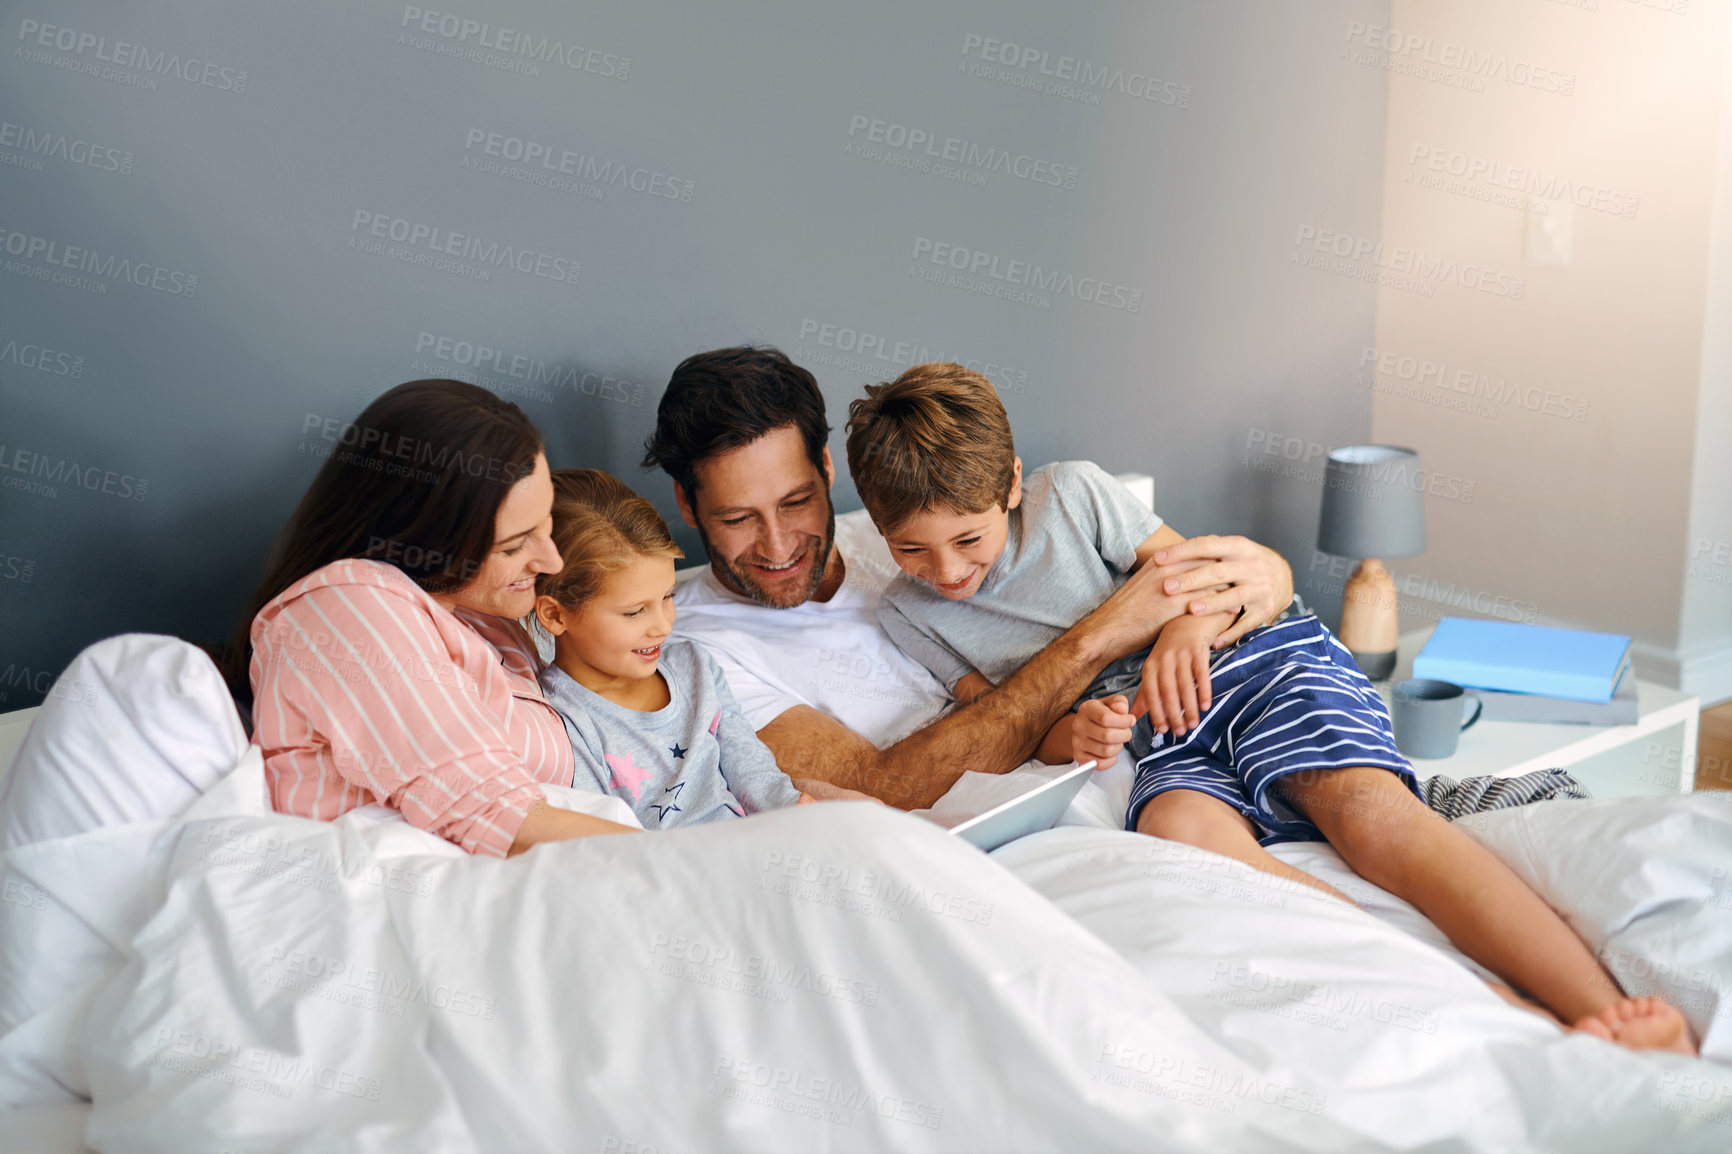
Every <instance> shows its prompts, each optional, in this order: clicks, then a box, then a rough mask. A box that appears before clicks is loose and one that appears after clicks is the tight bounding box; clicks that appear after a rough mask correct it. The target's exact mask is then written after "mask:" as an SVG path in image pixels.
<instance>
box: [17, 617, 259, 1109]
mask: <svg viewBox="0 0 1732 1154" xmlns="http://www.w3.org/2000/svg"><path fill="white" fill-rule="evenodd" d="M248 751H249V746H248V744H247V739H246V733H245V732H244V731H243V730H242V728H241V724H240V718H239V716H238V715H237V714H236V712H235V707H234V702H233V699H232V698H231V697H230V696H229V693H228V688H227V687H226V686H225V685H224V684H223V679H222V676H221V675H220V674H219V673H218V672H217V669H216V666H215V665H214V664H213V663H212V662H211V660H210V658H209V657H206V656H205V655H204V653H202V652H201V651H200V650H198V649H196V648H194V647H193V646H191V645H189V644H187V643H186V642H184V641H181V640H179V639H178V638H174V637H156V636H151V635H148V634H143V633H132V634H124V635H122V636H119V637H110V638H108V639H107V640H106V641H99V642H97V643H96V644H95V645H92V646H90V647H89V648H88V649H86V650H85V651H84V652H83V653H80V654H79V655H78V656H77V657H76V658H74V659H73V661H72V664H70V665H68V666H67V667H66V671H65V672H64V673H62V674H61V675H60V679H59V680H58V681H56V682H55V683H54V688H53V689H51V690H49V692H48V700H47V701H45V702H44V703H43V706H42V710H41V712H40V713H39V714H38V715H37V717H36V720H35V722H34V723H33V724H32V725H31V727H30V732H29V734H28V735H26V737H25V738H24V743H23V745H22V746H21V747H20V748H19V751H18V757H17V759H16V760H15V761H14V762H13V764H12V768H11V770H10V771H9V772H8V773H7V774H6V777H5V780H4V781H3V782H0V898H3V899H4V900H3V901H0V1106H5V1107H14V1106H22V1105H27V1104H31V1103H40V1102H54V1101H66V1100H70V1099H73V1098H75V1097H79V1096H85V1095H87V1094H88V1087H87V1085H86V1084H85V1079H84V1069H83V1065H82V1063H81V1062H80V1061H79V1060H78V1057H77V1054H76V1050H75V1047H74V1046H73V1044H72V1043H73V1039H74V1038H76V1036H77V1028H76V1027H77V1026H78V1024H79V1023H80V1022H81V1021H82V1018H83V1013H84V1008H85V1003H86V1001H87V1000H88V991H89V990H90V989H91V988H93V987H94V985H95V984H97V983H98V981H99V979H100V978H101V976H102V975H103V974H104V973H105V972H107V971H109V970H111V969H112V968H114V967H115V966H118V965H119V964H120V962H121V959H122V951H123V950H124V949H125V948H126V945H127V942H128V941H130V939H131V934H132V933H133V932H135V931H136V929H137V926H136V925H133V924H132V920H133V919H135V918H136V917H137V916H138V915H139V914H140V913H142V911H146V910H149V909H151V908H153V907H154V905H155V904H157V902H155V901H153V900H152V898H151V896H150V893H149V891H150V889H151V887H152V886H153V885H154V884H159V883H156V882H154V881H153V877H154V874H155V871H153V870H152V869H151V868H149V860H150V856H151V852H152V848H153V845H154V843H155V840H156V837H157V834H158V832H159V831H160V830H161V828H162V823H163V822H165V821H167V820H168V819H171V818H175V817H178V816H180V815H181V814H183V813H185V812H186V811H187V810H188V809H190V808H191V807H192V806H193V804H194V803H196V802H197V801H198V800H199V798H200V797H201V796H203V794H204V793H205V792H206V791H207V790H208V789H210V788H211V787H212V786H213V785H215V784H216V783H217V782H218V781H219V780H220V779H221V778H222V777H224V776H225V775H226V774H228V773H229V772H230V771H231V770H232V769H234V767H235V765H236V764H237V763H238V762H240V761H241V760H242V758H243V756H245V755H246V754H247V753H248ZM252 756H253V759H254V760H256V759H257V754H256V752H255V753H253V755H252ZM258 804H259V806H260V809H261V811H262V810H264V809H265V808H267V807H266V806H265V803H264V798H263V795H262V794H261V795H260V798H259V803H258ZM118 826H129V827H132V828H131V829H129V830H127V831H125V834H124V835H123V836H121V837H118V838H115V837H110V836H108V835H105V834H104V835H96V836H95V837H94V838H90V837H80V836H78V835H82V834H88V833H90V832H91V831H93V830H97V829H101V828H103V827H118ZM68 876H71V877H77V878H79V879H80V888H79V889H78V890H77V891H76V893H75V894H71V895H66V894H63V895H62V896H54V891H53V889H52V888H51V885H50V879H54V878H64V877H68ZM63 897H64V898H65V899H66V900H62V898H63Z"/></svg>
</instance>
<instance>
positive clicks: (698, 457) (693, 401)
mask: <svg viewBox="0 0 1732 1154" xmlns="http://www.w3.org/2000/svg"><path fill="white" fill-rule="evenodd" d="M789 427H792V428H794V429H797V430H799V433H800V439H801V440H803V441H804V442H805V443H806V456H807V457H808V458H810V459H811V462H812V464H813V465H814V466H816V467H817V469H818V471H819V472H820V473H822V472H823V471H824V443H825V441H826V440H827V439H828V438H829V435H830V426H829V424H828V422H826V421H825V419H824V396H823V394H822V393H820V392H819V391H818V382H817V381H816V380H814V379H813V377H812V374H811V373H809V372H807V371H806V370H805V369H803V368H801V367H800V366H799V365H796V364H795V363H794V362H793V361H791V360H789V359H788V355H787V354H786V353H784V352H782V350H780V349H772V348H762V349H754V348H749V347H740V348H732V349H716V350H714V351H713V352H708V353H698V354H697V355H695V356H690V357H687V358H686V359H685V360H683V361H681V362H680V365H679V367H678V368H677V369H675V370H674V375H673V376H672V377H671V378H670V379H669V380H668V387H667V391H666V392H664V393H662V399H661V404H660V405H658V406H657V407H656V427H655V432H653V433H651V434H650V435H649V438H648V439H647V440H646V441H645V442H644V457H643V464H644V468H646V469H649V468H654V467H655V466H657V465H660V466H661V468H662V470H663V471H664V472H666V473H667V475H668V476H670V477H672V478H673V479H674V484H676V485H678V486H679V487H680V488H681V489H683V490H684V491H685V494H686V499H687V500H688V501H694V502H695V501H696V500H697V490H698V483H697V466H698V463H699V462H701V461H707V460H708V459H709V458H711V457H715V456H719V455H720V454H722V453H726V452H730V451H732V450H734V449H738V448H740V447H741V446H743V445H749V444H751V443H752V442H753V441H755V440H757V439H758V438H759V437H762V436H763V435H764V434H765V433H769V432H773V431H774V430H776V429H786V428H789Z"/></svg>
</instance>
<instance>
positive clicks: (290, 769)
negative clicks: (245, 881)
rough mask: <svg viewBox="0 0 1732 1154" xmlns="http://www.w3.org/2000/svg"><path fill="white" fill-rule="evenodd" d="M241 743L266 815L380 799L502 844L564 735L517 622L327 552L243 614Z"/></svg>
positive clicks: (479, 849) (391, 571)
mask: <svg viewBox="0 0 1732 1154" xmlns="http://www.w3.org/2000/svg"><path fill="white" fill-rule="evenodd" d="M252 640H253V660H252V668H251V671H250V672H251V675H252V682H253V741H254V743H255V744H257V745H258V746H259V748H260V750H261V752H263V754H264V759H265V779H266V781H267V782H268V783H269V785H270V790H271V804H272V805H274V806H275V807H276V808H277V810H278V812H280V813H292V814H297V815H299V816H301V817H312V818H321V819H324V820H330V819H332V818H336V817H339V816H341V815H342V814H344V813H347V812H348V811H349V810H351V809H355V808H356V807H358V806H363V805H370V804H374V803H380V802H382V803H384V804H386V805H389V806H393V807H395V808H396V809H398V810H400V811H402V814H403V816H404V817H405V818H407V819H408V820H409V822H410V823H411V824H413V825H416V826H419V827H420V828H422V829H425V830H430V831H432V832H433V833H436V834H439V835H440V836H441V837H444V838H447V839H448V840H450V841H453V842H455V843H457V844H458V845H459V846H461V847H463V848H464V849H465V850H468V851H469V852H470V853H475V854H494V855H497V856H500V857H503V856H504V855H505V853H506V851H507V850H509V849H510V848H511V843H512V840H513V839H515V838H516V836H517V828H518V826H520V825H522V824H523V819H524V818H525V817H526V816H528V814H529V809H530V807H531V806H532V805H534V804H535V803H536V802H537V801H539V800H540V799H541V796H542V795H541V789H540V787H539V785H538V784H537V783H539V782H550V783H553V784H556V785H570V784H571V775H572V768H573V761H572V753H571V742H570V739H569V738H567V736H566V733H565V725H564V723H563V722H562V721H561V720H560V718H559V714H557V713H555V712H554V710H553V707H552V706H550V705H548V704H547V701H546V699H545V698H543V697H542V695H541V687H540V686H539V685H537V684H536V681H535V675H536V672H537V669H538V668H539V664H540V662H539V659H538V658H537V656H536V653H535V646H534V644H533V643H532V642H531V641H530V640H529V636H528V634H526V633H525V632H524V630H523V628H522V626H520V625H518V624H517V623H516V622H512V621H505V620H502V619H500V618H497V617H488V616H486V615H484V614H479V613H470V612H468V611H466V610H461V609H460V610H458V611H457V612H456V613H452V612H451V611H449V610H447V609H445V608H444V607H443V606H441V605H439V603H438V602H436V601H434V600H433V598H431V597H429V596H428V595H427V593H426V592H425V591H424V590H423V589H422V588H421V587H420V586H419V585H416V584H415V582H413V581H411V580H410V579H409V578H408V577H407V576H406V575H405V574H404V573H403V572H402V571H401V570H399V569H397V568H396V567H395V566H392V565H387V564H385V563H384V562H382V561H363V560H360V559H358V558H355V559H349V560H345V561H334V562H332V563H331V564H329V565H326V566H325V567H324V568H322V569H318V570H315V571H314V572H313V573H311V574H309V575H308V576H306V577H305V578H303V579H302V580H300V581H298V582H296V583H295V584H294V585H292V586H291V587H289V588H288V589H287V590H285V591H284V592H283V593H282V594H281V595H280V596H278V597H277V598H276V599H275V600H274V601H272V602H271V603H270V604H269V605H266V606H265V607H264V608H263V609H262V610H260V611H259V615H258V616H257V617H256V618H254V619H253V628H252Z"/></svg>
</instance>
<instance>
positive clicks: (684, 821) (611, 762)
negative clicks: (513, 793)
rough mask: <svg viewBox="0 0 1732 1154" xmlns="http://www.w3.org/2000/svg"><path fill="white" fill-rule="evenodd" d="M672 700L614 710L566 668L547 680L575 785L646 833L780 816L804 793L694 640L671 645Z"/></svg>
mask: <svg viewBox="0 0 1732 1154" xmlns="http://www.w3.org/2000/svg"><path fill="white" fill-rule="evenodd" d="M658 668H659V669H660V671H661V675H662V677H663V678H664V679H665V680H666V681H667V684H668V695H669V697H670V699H671V700H669V702H668V703H667V705H666V706H664V707H663V708H661V709H658V710H656V711H655V712H653V713H640V712H638V711H637V710H635V709H627V708H625V707H624V706H623V705H615V704H614V703H613V702H611V701H609V700H608V699H607V698H605V697H603V696H601V695H600V694H599V693H595V692H593V691H592V690H588V689H585V688H584V687H583V686H581V685H579V684H578V683H577V682H576V681H575V680H573V679H572V677H571V675H570V674H568V673H566V672H565V670H563V669H561V668H559V667H558V666H557V665H549V666H548V667H547V668H546V669H545V670H543V671H542V674H541V688H542V691H543V692H544V693H546V694H547V700H548V701H549V702H551V703H552V705H553V707H554V708H555V709H557V710H558V711H559V715H560V716H561V717H563V718H564V719H565V731H566V733H567V734H569V735H570V737H571V748H572V751H573V752H574V753H575V754H576V755H577V773H576V774H575V776H574V777H573V779H572V783H571V784H572V785H573V786H574V787H576V788H578V789H592V790H594V791H595V792H597V793H605V794H609V795H611V796H613V797H617V798H619V799H620V800H621V801H623V802H625V803H626V804H627V805H629V806H631V808H632V812H633V813H635V814H636V815H637V819H638V821H640V822H642V823H643V827H644V828H645V829H671V828H673V827H675V826H681V825H696V824H698V823H700V822H706V821H715V820H717V819H719V818H733V817H743V816H744V815H745V814H748V813H757V812H759V811H761V810H766V809H780V808H782V807H784V806H790V805H793V804H794V803H795V802H797V801H799V800H800V791H799V790H798V789H796V788H795V787H794V783H793V782H791V781H789V780H788V775H787V774H785V773H783V772H782V771H781V770H780V769H779V768H777V766H776V758H775V756H774V755H773V754H771V753H770V750H769V747H768V746H766V745H765V744H764V743H763V742H761V741H759V740H758V735H757V733H755V732H754V731H753V729H752V727H751V725H750V724H748V723H747V721H746V719H745V718H744V717H742V716H740V711H739V709H738V708H737V707H736V706H735V705H734V698H733V695H732V694H730V693H729V692H728V683H727V681H726V680H725V679H724V678H723V677H722V671H721V668H720V667H719V666H717V665H716V663H715V661H714V660H713V659H712V658H711V657H710V655H709V654H707V653H705V652H704V651H703V650H701V649H699V648H698V647H697V646H696V645H693V644H692V643H691V642H689V641H673V640H669V641H667V642H665V643H663V645H662V653H661V663H660V665H659V666H658Z"/></svg>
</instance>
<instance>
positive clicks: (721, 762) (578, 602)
mask: <svg viewBox="0 0 1732 1154" xmlns="http://www.w3.org/2000/svg"><path fill="white" fill-rule="evenodd" d="M553 484H554V501H553V540H554V544H555V545H556V546H557V547H558V549H559V555H560V556H561V557H562V558H563V559H564V564H563V566H562V567H561V568H560V570H559V571H558V572H557V573H544V574H542V575H541V576H540V577H538V578H537V579H536V583H535V591H536V594H537V596H536V599H535V618H536V621H537V622H538V623H539V624H540V625H541V627H542V628H543V629H545V630H546V631H547V632H548V633H549V634H551V635H552V636H553V640H554V659H553V663H552V664H551V665H549V666H548V667H547V668H546V669H545V670H543V671H542V674H541V686H542V690H543V692H545V693H546V695H547V699H548V701H549V702H551V703H552V704H553V706H554V708H555V709H557V710H558V711H559V713H560V715H561V716H562V717H564V718H565V728H566V732H567V733H568V734H569V735H570V737H571V744H572V748H573V750H574V751H575V752H576V755H577V773H576V776H575V777H574V778H573V781H572V784H573V785H575V786H577V787H578V788H580V789H581V788H592V789H594V790H596V791H597V792H600V793H606V794H611V795H612V796H614V797H617V798H619V799H620V800H622V801H624V802H625V803H626V804H627V805H629V806H631V808H632V812H633V813H635V814H636V815H637V818H638V820H639V821H640V822H642V823H643V826H644V828H645V829H652V830H653V829H671V828H673V827H675V826H681V825H696V824H698V823H700V822H706V821H716V820H726V819H731V818H736V817H743V816H745V815H746V814H748V813H756V812H758V811H760V810H766V809H779V808H781V807H783V806H788V805H799V804H804V803H805V802H809V801H811V800H812V799H811V798H810V797H807V796H806V795H805V794H803V793H801V792H800V791H799V790H798V789H797V788H795V786H794V783H793V782H791V781H790V780H788V777H787V775H786V774H784V773H783V772H782V771H781V770H780V769H779V768H777V766H776V759H775V757H774V756H772V755H771V753H770V751H769V749H768V748H766V747H765V745H764V743H763V742H761V741H759V740H758V735H757V734H756V733H755V732H753V730H752V727H751V725H750V724H749V723H748V722H747V721H746V719H745V718H744V717H743V716H741V714H740V711H739V709H738V708H737V707H736V706H735V704H734V698H733V695H732V694H731V693H729V692H728V686H727V682H726V681H725V680H724V679H723V675H722V671H721V669H720V667H718V666H717V665H716V663H715V661H714V660H713V659H712V658H711V657H710V656H709V655H708V654H706V653H704V651H703V650H701V649H699V648H698V647H697V646H696V645H693V644H692V643H691V642H689V641H671V642H670V641H668V640H667V637H668V634H669V633H670V632H672V630H673V623H674V600H673V597H674V560H675V559H676V558H678V557H681V556H683V555H684V554H682V553H681V552H680V549H679V547H678V546H677V545H675V544H674V542H673V537H672V536H670V535H669V533H668V527H667V524H666V523H665V522H664V521H663V520H662V519H661V516H660V514H658V513H657V512H656V511H655V507H654V506H653V505H651V504H650V503H649V502H648V501H646V500H644V499H643V498H642V497H639V496H638V495H637V494H636V493H633V492H632V491H631V490H630V489H629V488H627V487H626V486H625V484H624V483H623V482H621V481H620V480H619V479H618V478H616V477H612V476H609V475H608V474H606V473H603V472H600V471H598V470H595V469H562V470H560V471H559V472H557V473H555V474H554V475H553ZM852 796H854V797H858V798H861V799H865V795H864V794H853V795H852Z"/></svg>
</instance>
